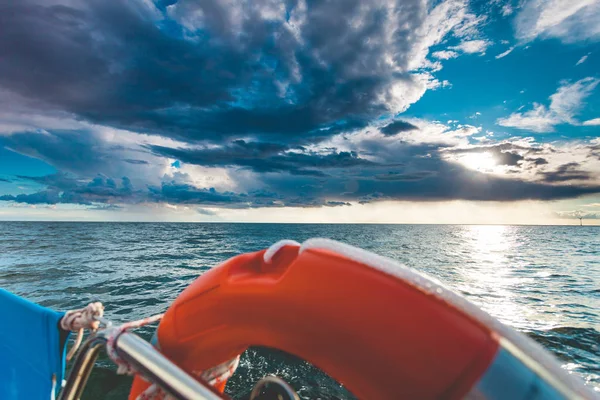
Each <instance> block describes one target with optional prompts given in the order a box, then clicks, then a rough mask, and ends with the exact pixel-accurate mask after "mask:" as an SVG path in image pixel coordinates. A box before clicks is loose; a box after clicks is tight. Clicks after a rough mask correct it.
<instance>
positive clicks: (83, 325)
mask: <svg viewBox="0 0 600 400" xmlns="http://www.w3.org/2000/svg"><path fill="white" fill-rule="evenodd" d="M103 315H104V306H103V305H102V303H100V302H96V303H90V304H88V305H87V306H86V307H85V308H82V309H80V310H70V311H67V312H66V313H65V315H64V316H63V317H62V319H61V320H60V327H61V329H63V330H65V331H71V332H77V338H76V339H75V344H74V345H73V347H71V350H69V353H68V354H67V361H71V358H73V356H74V355H75V353H76V352H77V349H79V346H80V345H81V341H82V339H83V330H84V329H89V330H91V331H95V330H96V329H98V326H99V325H100V322H99V321H98V320H99V319H100V318H102V316H103Z"/></svg>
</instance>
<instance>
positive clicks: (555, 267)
mask: <svg viewBox="0 0 600 400" xmlns="http://www.w3.org/2000/svg"><path fill="white" fill-rule="evenodd" d="M311 237H325V238H331V239H335V240H339V241H342V242H346V243H349V244H352V245H355V246H359V247H362V248H364V249H367V250H371V251H373V252H375V253H378V254H380V255H384V256H387V257H390V258H392V259H394V260H397V261H399V262H401V263H403V264H405V265H408V266H410V267H412V268H415V269H417V270H420V271H424V272H426V273H427V274H429V275H432V276H434V277H437V278H438V279H439V280H441V281H442V282H444V283H445V284H446V285H447V286H449V287H450V288H452V289H454V290H455V291H457V292H459V293H461V294H462V295H464V296H466V297H467V298H468V299H469V300H471V301H472V302H474V303H475V304H477V305H478V306H480V307H481V308H483V309H484V310H486V311H487V312H489V313H490V314H492V315H493V316H495V317H497V318H499V319H500V320H501V321H503V322H504V323H506V324H508V325H510V326H512V327H514V328H516V329H518V330H520V331H522V332H525V333H527V335H529V336H530V337H532V338H533V339H535V340H536V341H538V342H539V343H541V344H542V345H544V346H545V347H546V348H547V349H548V350H550V351H551V352H553V353H554V354H555V355H556V356H557V357H558V358H559V360H560V361H561V363H562V364H563V367H564V368H565V369H566V370H568V371H569V372H570V373H573V374H575V375H578V376H580V377H581V378H582V379H583V380H584V381H585V382H586V383H587V384H588V385H590V386H591V387H593V388H595V390H597V391H600V227H586V226H583V227H580V226H560V227H559V226H459V225H316V224H306V225H298V224H195V223H194V224H192V223H190V224H186V223H69V222H58V223H57V222H0V286H1V287H3V288H5V289H7V290H10V291H12V292H15V293H16V294H19V295H22V296H24V297H26V298H28V299H31V300H33V301H36V302H39V303H41V304H42V305H44V306H48V307H53V308H55V309H59V310H66V309H72V308H80V307H83V306H85V305H86V304H87V303H89V302H91V301H102V302H103V303H104V305H105V307H106V316H107V317H108V318H110V319H112V320H113V321H115V322H117V323H119V322H125V321H129V320H133V319H138V318H141V317H144V316H149V315H151V314H156V313H160V312H163V311H165V310H166V308H167V307H168V306H169V304H170V303H171V301H173V299H174V298H175V297H176V296H177V294H178V293H180V292H181V291H182V290H183V289H184V288H185V287H186V286H187V285H188V284H189V283H190V282H192V281H193V280H194V279H195V278H196V277H198V275H201V274H202V273H204V272H205V271H208V270H209V269H211V268H212V267H214V266H216V265H218V264H219V263H221V262H222V261H224V260H226V259H228V258H229V257H232V256H235V255H237V254H240V253H244V252H249V251H255V250H259V249H262V248H265V247H268V246H269V245H270V244H272V243H274V242H276V241H278V240H280V239H294V240H297V241H303V240H305V239H308V238H311ZM340 279H343V277H340ZM398 306H400V305H398ZM390 307H391V308H390V309H393V307H394V305H390ZM153 329H154V328H153V327H147V328H144V329H142V330H141V331H139V332H138V333H140V334H141V335H142V336H144V337H145V338H149V337H150V336H151V334H152V331H153ZM374 334H375V332H374ZM398 363H402V360H398ZM269 373H274V374H276V375H278V376H280V377H282V378H284V379H285V380H287V381H288V382H289V383H290V384H291V385H292V386H293V387H294V388H295V389H297V390H298V392H299V394H300V395H301V396H302V397H303V398H307V399H318V398H320V399H346V398H352V397H351V395H350V394H349V393H347V391H345V389H344V388H343V387H341V386H340V385H338V384H337V383H335V382H334V381H332V380H331V379H330V378H328V377H327V376H326V375H325V374H324V373H322V372H321V371H319V370H318V369H316V368H314V367H312V366H311V365H309V364H307V363H305V362H303V361H301V360H298V359H296V358H294V357H291V356H289V355H287V354H283V353H280V352H276V351H273V350H269V349H264V348H253V349H251V350H249V351H247V352H246V353H245V354H244V356H243V358H242V362H241V365H240V368H239V369H238V372H237V373H236V375H235V376H234V378H232V379H231V380H230V383H229V384H228V393H229V394H230V395H231V396H232V397H234V398H237V399H244V398H246V397H247V396H248V394H249V391H250V390H251V387H252V385H253V384H254V383H255V382H256V381H257V380H258V379H260V378H261V377H263V376H264V375H266V374H269ZM129 383H130V378H128V377H122V376H117V375H116V374H115V373H114V368H113V366H112V365H111V363H110V361H109V360H108V359H107V358H106V357H104V356H103V357H101V358H100V359H99V361H98V367H97V368H96V369H95V370H94V372H93V373H92V378H91V380H90V382H89V384H88V389H87V390H86V392H85V394H84V396H83V399H123V398H126V393H127V391H128V385H129Z"/></svg>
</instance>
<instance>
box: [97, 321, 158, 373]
mask: <svg viewBox="0 0 600 400" xmlns="http://www.w3.org/2000/svg"><path fill="white" fill-rule="evenodd" d="M163 315H164V314H156V315H153V316H151V317H147V318H143V319H139V320H137V321H131V322H126V323H124V324H123V325H121V326H119V327H116V328H113V329H111V331H110V333H109V334H108V335H107V342H106V352H107V353H108V356H109V357H110V359H111V360H113V362H114V363H115V364H117V374H119V375H133V374H135V373H136V371H135V370H134V369H133V367H132V366H131V365H130V364H129V363H128V362H127V361H125V360H123V359H122V358H121V357H119V354H118V353H117V350H116V348H115V344H116V342H117V339H118V338H119V335H121V333H123V332H125V331H127V330H129V329H135V328H139V327H142V326H144V325H148V324H151V323H153V322H156V321H160V320H161V318H162V317H163Z"/></svg>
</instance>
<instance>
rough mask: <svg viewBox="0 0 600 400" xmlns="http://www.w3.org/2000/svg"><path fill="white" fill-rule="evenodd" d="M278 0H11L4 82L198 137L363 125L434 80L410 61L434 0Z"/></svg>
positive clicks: (99, 115)
mask: <svg viewBox="0 0 600 400" xmlns="http://www.w3.org/2000/svg"><path fill="white" fill-rule="evenodd" d="M278 5H279V4H275V3H270V2H262V1H258V2H243V3H240V4H238V5H233V6H231V5H228V3H226V2H223V1H216V0H211V1H186V0H181V1H179V2H176V3H174V4H173V5H172V6H170V7H169V8H165V7H159V9H155V8H154V7H153V6H151V5H149V3H145V2H142V1H124V0H115V1H101V0H90V1H77V0H75V1H70V2H63V1H60V0H53V1H42V0H20V1H12V0H0V87H2V88H4V89H5V90H8V91H10V92H13V93H16V94H18V95H19V96H20V97H22V98H25V99H28V100H30V101H31V103H32V104H35V107H38V108H40V109H55V110H59V111H66V112H68V113H73V114H75V115H76V116H77V117H79V118H82V119H86V120H89V121H92V122H94V123H100V124H104V125H112V126H116V127H121V128H126V129H130V130H134V131H143V132H150V133H158V134H161V135H163V136H171V137H177V138H179V139H184V140H190V141H195V140H207V139H212V140H220V139H221V138H222V137H231V136H238V137H239V136H242V135H249V134H252V135H280V136H285V137H290V136H296V137H302V138H303V139H305V138H306V137H307V136H310V137H326V136H330V135H332V134H335V133H338V132H342V131H351V130H352V129H356V128H360V127H364V126H366V125H367V123H368V122H369V121H370V120H371V119H372V118H374V117H378V116H379V115H380V114H381V113H382V112H385V111H387V110H388V104H389V103H390V101H391V100H393V99H392V97H393V96H395V95H393V94H392V93H391V91H390V90H391V87H392V84H400V85H401V86H402V87H404V88H405V90H406V91H407V92H411V91H414V90H415V88H417V87H420V85H422V84H421V83H419V82H418V81H417V80H416V78H414V77H413V76H411V75H410V74H409V71H410V68H409V62H410V61H411V59H412V58H413V55H414V53H415V52H416V51H418V46H420V44H419V42H418V40H416V38H415V36H414V32H415V31H417V30H418V29H419V28H421V27H422V24H423V21H424V18H425V16H426V12H425V11H426V7H427V5H426V2H424V1H420V0H403V1H399V2H398V4H397V5H394V4H393V3H390V4H389V5H384V4H380V3H378V2H375V1H373V2H363V1H359V0H338V1H330V2H311V3H310V6H309V7H307V8H306V9H304V8H303V7H302V6H301V5H300V3H298V2H296V1H286V2H284V3H283V4H281V5H282V6H284V7H285V10H283V9H282V11H279V9H278V8H277V6H278ZM273 14H276V15H277V16H275V17H271V16H269V15H273ZM332 15H335V18H332V17H331V16H332ZM357 20H360V21H361V23H360V25H356V24H355V22H354V21H357ZM389 32H394V35H390V34H389ZM398 98H400V99H410V98H412V97H411V95H407V94H405V93H401V96H400V97H398ZM415 100H416V99H415ZM403 101H405V102H407V103H406V104H404V103H403V104H401V105H399V107H401V108H402V107H406V106H407V105H408V103H410V102H411V101H414V100H403Z"/></svg>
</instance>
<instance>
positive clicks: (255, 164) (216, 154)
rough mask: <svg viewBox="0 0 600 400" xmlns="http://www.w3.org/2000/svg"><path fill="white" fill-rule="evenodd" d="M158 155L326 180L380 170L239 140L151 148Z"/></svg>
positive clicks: (348, 158) (340, 155)
mask: <svg viewBox="0 0 600 400" xmlns="http://www.w3.org/2000/svg"><path fill="white" fill-rule="evenodd" d="M148 148H149V149H150V150H151V151H152V152H153V153H154V154H156V155H160V156H164V157H171V158H176V159H178V160H180V161H183V162H185V163H190V164H196V165H202V166H206V167H244V168H249V169H251V170H253V171H255V172H288V173H290V174H293V175H312V176H326V174H325V173H324V172H322V171H321V169H331V168H354V167H370V166H377V164H376V163H374V162H372V161H369V160H366V159H364V158H360V157H359V156H358V155H357V154H356V153H354V152H345V151H341V152H337V151H333V152H330V153H328V154H318V153H314V152H312V153H311V152H298V151H297V150H296V151H292V149H291V148H290V147H289V146H287V145H284V144H280V143H265V142H263V143H259V142H246V141H243V140H236V141H233V142H232V143H230V144H229V145H226V146H222V147H218V148H206V149H194V148H185V149H184V148H179V149H175V148H170V147H164V146H148Z"/></svg>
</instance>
